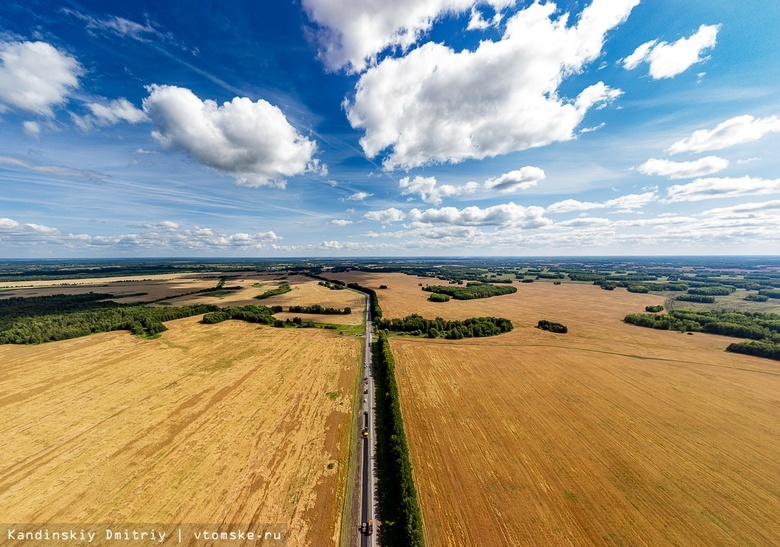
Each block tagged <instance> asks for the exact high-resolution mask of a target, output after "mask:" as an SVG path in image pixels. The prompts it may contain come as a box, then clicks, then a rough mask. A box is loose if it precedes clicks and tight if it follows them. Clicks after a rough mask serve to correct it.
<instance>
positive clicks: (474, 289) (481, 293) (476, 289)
mask: <svg viewBox="0 0 780 547" xmlns="http://www.w3.org/2000/svg"><path fill="white" fill-rule="evenodd" d="M422 290H424V291H428V292H432V293H435V294H444V295H447V296H450V297H452V298H454V299H455V300H473V299H475V298H490V297H491V296H500V295H503V294H512V293H516V292H517V287H500V286H496V285H491V284H490V283H479V282H476V281H474V282H469V283H466V286H465V287H462V286H453V285H428V286H426V287H423V288H422Z"/></svg>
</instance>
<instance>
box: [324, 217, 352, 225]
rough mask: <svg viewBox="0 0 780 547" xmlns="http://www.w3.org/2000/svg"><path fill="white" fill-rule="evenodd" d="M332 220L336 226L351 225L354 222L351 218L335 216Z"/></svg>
mask: <svg viewBox="0 0 780 547" xmlns="http://www.w3.org/2000/svg"><path fill="white" fill-rule="evenodd" d="M330 222H331V223H332V224H335V225H336V226H349V225H350V224H354V223H353V222H352V221H351V220H346V219H343V218H334V219H333V220H331V221H330Z"/></svg>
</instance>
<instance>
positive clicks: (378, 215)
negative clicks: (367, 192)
mask: <svg viewBox="0 0 780 547" xmlns="http://www.w3.org/2000/svg"><path fill="white" fill-rule="evenodd" d="M363 217H364V218H367V219H368V220H373V221H374V222H381V223H382V224H387V223H389V222H400V221H402V220H403V219H405V218H406V213H404V212H403V211H401V210H399V209H396V208H395V207H390V208H389V209H384V210H382V211H369V212H368V213H366V214H365V215H363Z"/></svg>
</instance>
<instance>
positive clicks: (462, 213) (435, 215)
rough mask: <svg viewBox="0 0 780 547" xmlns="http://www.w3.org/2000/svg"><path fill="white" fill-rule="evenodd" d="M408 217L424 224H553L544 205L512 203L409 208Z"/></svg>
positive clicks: (527, 226)
mask: <svg viewBox="0 0 780 547" xmlns="http://www.w3.org/2000/svg"><path fill="white" fill-rule="evenodd" d="M407 218H408V219H409V220H411V221H413V222H421V223H426V224H452V225H455V226H515V227H522V228H539V227H541V226H546V225H548V224H552V221H551V220H550V219H548V218H545V217H544V208H543V207H536V206H532V207H523V206H522V205H517V204H515V203H513V202H509V203H503V204H501V205H494V206H492V207H486V208H484V209H482V208H480V207H476V206H471V207H464V208H463V209H458V208H456V207H442V208H440V209H426V210H424V211H421V210H419V209H412V210H411V211H409V213H408V215H407Z"/></svg>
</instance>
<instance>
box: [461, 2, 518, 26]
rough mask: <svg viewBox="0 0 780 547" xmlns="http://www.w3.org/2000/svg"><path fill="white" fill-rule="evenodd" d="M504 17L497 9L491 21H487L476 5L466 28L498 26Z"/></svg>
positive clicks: (472, 9)
mask: <svg viewBox="0 0 780 547" xmlns="http://www.w3.org/2000/svg"><path fill="white" fill-rule="evenodd" d="M512 3H514V2H512ZM502 19H503V16H502V15H501V12H500V11H498V10H496V13H495V15H493V18H492V19H491V20H490V21H487V20H486V19H484V18H483V17H482V12H481V11H479V10H478V9H477V8H476V7H472V8H471V14H470V15H469V24H468V25H467V26H466V30H485V29H486V28H490V27H496V26H498V25H499V24H500V23H501V20H502Z"/></svg>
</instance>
